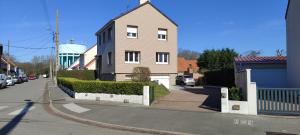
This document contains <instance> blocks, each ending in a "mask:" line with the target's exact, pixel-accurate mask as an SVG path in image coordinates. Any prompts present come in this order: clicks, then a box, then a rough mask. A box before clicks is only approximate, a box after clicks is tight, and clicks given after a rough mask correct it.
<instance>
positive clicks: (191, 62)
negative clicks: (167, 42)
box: [177, 57, 199, 72]
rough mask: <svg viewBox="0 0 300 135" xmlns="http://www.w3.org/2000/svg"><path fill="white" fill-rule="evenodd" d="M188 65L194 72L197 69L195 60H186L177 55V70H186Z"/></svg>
mask: <svg viewBox="0 0 300 135" xmlns="http://www.w3.org/2000/svg"><path fill="white" fill-rule="evenodd" d="M190 65H191V67H192V69H193V70H194V71H195V72H196V71H198V70H199V67H198V65H197V60H186V59H185V58H183V57H178V62H177V71H178V72H184V71H188V68H189V67H190Z"/></svg>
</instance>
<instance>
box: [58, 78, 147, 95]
mask: <svg viewBox="0 0 300 135" xmlns="http://www.w3.org/2000/svg"><path fill="white" fill-rule="evenodd" d="M57 83H58V84H60V85H63V86H65V87H67V88H69V89H71V90H73V91H74V92H78V93H106V94H122V95H143V86H144V83H139V82H114V81H96V80H93V81H91V80H90V81H87V80H79V79H76V78H61V77H59V78H58V79H57Z"/></svg>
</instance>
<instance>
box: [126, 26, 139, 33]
mask: <svg viewBox="0 0 300 135" xmlns="http://www.w3.org/2000/svg"><path fill="white" fill-rule="evenodd" d="M127 32H129V33H137V28H135V27H127Z"/></svg>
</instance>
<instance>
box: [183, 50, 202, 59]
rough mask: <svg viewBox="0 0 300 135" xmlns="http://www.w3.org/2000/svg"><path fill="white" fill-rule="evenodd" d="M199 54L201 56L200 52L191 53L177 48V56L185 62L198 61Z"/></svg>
mask: <svg viewBox="0 0 300 135" xmlns="http://www.w3.org/2000/svg"><path fill="white" fill-rule="evenodd" d="M200 54H201V53H200V52H197V51H192V50H188V49H182V48H179V50H178V56H179V57H183V58H185V59H187V60H195V59H198V58H199V56H200Z"/></svg>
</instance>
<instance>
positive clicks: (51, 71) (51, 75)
mask: <svg viewBox="0 0 300 135" xmlns="http://www.w3.org/2000/svg"><path fill="white" fill-rule="evenodd" d="M50 49H51V51H50V61H49V62H50V63H49V64H50V65H49V70H50V71H49V76H50V78H51V80H53V70H52V66H53V64H52V58H53V56H52V49H53V47H51V48H50Z"/></svg>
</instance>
